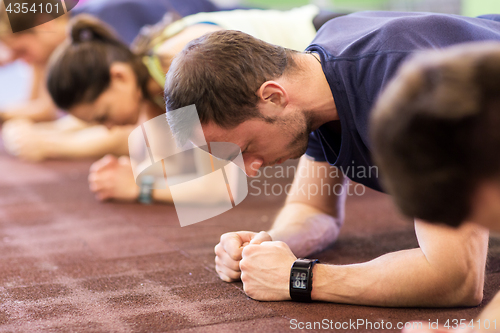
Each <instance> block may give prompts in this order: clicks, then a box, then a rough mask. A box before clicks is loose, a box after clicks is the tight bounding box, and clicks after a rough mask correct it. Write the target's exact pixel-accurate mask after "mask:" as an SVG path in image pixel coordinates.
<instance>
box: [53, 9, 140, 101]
mask: <svg viewBox="0 0 500 333" xmlns="http://www.w3.org/2000/svg"><path fill="white" fill-rule="evenodd" d="M69 35H70V38H69V40H68V41H66V43H64V44H63V45H61V46H60V48H59V49H58V50H57V51H56V52H55V54H54V55H53V57H52V59H51V61H50V64H49V70H48V76H47V87H48V90H49V93H50V95H51V96H52V99H53V100H54V102H55V103H56V105H57V106H58V107H60V108H61V109H64V110H66V109H69V108H71V107H73V106H75V105H77V104H79V103H91V102H93V101H95V100H96V99H97V98H98V97H99V96H100V95H101V94H102V93H103V92H104V91H105V90H106V89H107V88H108V87H109V85H110V82H111V75H110V68H111V65H112V64H113V63H114V62H124V63H128V64H129V65H130V66H131V67H132V69H133V70H134V72H135V74H136V76H137V84H138V86H139V87H140V88H141V90H142V92H143V95H144V97H145V98H149V95H148V92H147V89H146V87H147V82H148V79H149V73H148V70H147V68H146V66H145V65H144V64H143V63H142V60H141V59H140V57H139V56H136V55H134V54H133V53H132V52H131V51H130V50H129V48H128V47H127V45H126V44H124V43H123V42H122V41H121V40H120V39H119V38H118V37H117V34H116V33H115V32H114V30H113V29H112V28H111V27H109V26H108V25H106V24H105V23H103V22H101V21H100V20H98V19H97V18H95V17H93V16H90V15H87V14H82V15H78V16H76V17H75V18H74V19H73V20H72V21H71V22H70V31H69Z"/></svg>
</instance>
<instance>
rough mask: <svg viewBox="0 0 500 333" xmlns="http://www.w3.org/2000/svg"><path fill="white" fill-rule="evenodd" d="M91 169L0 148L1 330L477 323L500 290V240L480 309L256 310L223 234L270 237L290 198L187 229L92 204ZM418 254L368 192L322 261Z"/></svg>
mask: <svg viewBox="0 0 500 333" xmlns="http://www.w3.org/2000/svg"><path fill="white" fill-rule="evenodd" d="M90 164H91V161H78V162H74V161H73V162H70V161H49V162H44V163H41V164H30V163H24V162H21V161H18V160H16V159H15V158H13V157H10V156H7V154H6V153H5V152H4V151H3V150H0V331H1V332H162V331H181V332H192V331H193V332H286V331H292V330H291V328H290V327H291V325H290V321H291V320H292V319H296V320H297V321H298V322H313V321H321V320H323V319H328V320H333V321H334V322H335V321H336V322H344V321H349V320H350V319H351V320H356V319H365V320H369V321H373V322H375V321H378V322H380V321H381V320H384V322H387V321H391V322H392V323H394V325H395V324H396V323H397V322H400V321H401V322H405V321H409V320H415V319H420V320H424V321H426V322H427V321H428V320H429V319H431V320H432V321H435V320H437V319H439V320H440V322H443V321H444V320H446V319H454V318H457V319H468V320H470V319H472V318H474V316H476V315H477V314H478V313H479V312H480V311H481V308H482V307H483V306H484V304H485V303H486V302H488V301H489V300H490V299H491V298H492V295H493V294H494V293H495V291H496V290H497V289H498V287H499V286H500V240H495V239H492V240H491V246H490V258H489V264H488V269H487V273H488V274H487V278H486V286H485V298H484V302H483V305H482V306H480V307H476V308H459V309H457V308H454V309H393V308H377V307H364V306H352V305H342V304H326V303H312V304H298V303H293V302H271V303H264V302H257V301H254V300H251V299H249V298H248V297H246V296H245V294H244V293H243V291H242V285H241V283H225V282H223V281H221V280H219V278H218V277H217V275H216V273H215V271H214V254H213V247H214V245H215V244H216V243H217V242H218V239H219V237H220V235H221V234H222V233H224V232H227V231H235V230H255V231H260V230H265V229H267V228H269V226H270V224H271V221H272V218H273V216H274V215H275V214H276V213H277V212H278V210H279V208H280V205H281V204H282V202H283V200H284V197H283V196H281V197H256V196H252V195H250V196H249V197H248V198H247V199H246V200H245V201H244V202H243V203H242V204H241V205H240V206H238V207H237V208H235V209H233V210H231V211H229V212H226V213H224V214H222V215H220V216H218V217H216V218H213V219H211V220H209V221H205V222H202V223H199V224H195V225H192V226H187V227H184V228H181V227H180V226H179V222H178V220H177V216H176V213H175V210H174V208H173V207H172V206H166V205H153V206H143V205H140V204H122V203H99V202H97V201H95V200H94V198H93V196H92V194H91V193H90V192H89V191H88V188H87V171H88V169H89V166H90ZM288 181H289V180H288ZM416 245H417V243H416V238H415V234H414V231H413V226H412V224H411V223H410V222H408V221H406V220H404V219H402V218H401V217H400V216H398V215H397V213H395V210H394V208H393V206H392V204H391V201H390V198H389V197H387V196H385V195H383V194H379V193H375V192H367V193H366V194H365V195H364V196H362V197H351V198H350V199H349V200H348V202H347V221H346V224H345V227H344V229H343V230H342V233H341V235H340V238H339V240H338V241H337V243H336V244H335V245H334V246H332V247H331V248H330V249H328V250H326V251H324V252H323V253H320V254H318V255H317V257H318V258H320V259H321V261H322V262H329V263H333V264H348V263H356V262H361V261H366V260H370V259H373V258H375V257H377V256H379V255H381V254H383V253H386V252H388V251H396V250H401V249H406V248H412V247H415V246H416ZM294 331H298V330H294ZM347 331H353V330H347ZM363 331H365V330H363ZM373 331H374V332H383V330H373Z"/></svg>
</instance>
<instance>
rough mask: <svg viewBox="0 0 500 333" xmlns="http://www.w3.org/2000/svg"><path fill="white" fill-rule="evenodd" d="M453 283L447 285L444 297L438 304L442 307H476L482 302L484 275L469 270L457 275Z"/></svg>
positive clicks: (475, 270) (474, 270)
mask: <svg viewBox="0 0 500 333" xmlns="http://www.w3.org/2000/svg"><path fill="white" fill-rule="evenodd" d="M483 270H484V268H483ZM454 281H455V283H444V284H445V285H447V288H446V289H445V290H446V291H445V292H444V293H445V295H442V296H444V297H443V298H442V299H441V302H440V303H443V304H441V305H442V306H466V307H469V306H477V305H479V304H481V302H482V301H483V287H484V273H480V272H477V269H470V270H468V271H463V272H461V273H457V274H456V275H455V279H454Z"/></svg>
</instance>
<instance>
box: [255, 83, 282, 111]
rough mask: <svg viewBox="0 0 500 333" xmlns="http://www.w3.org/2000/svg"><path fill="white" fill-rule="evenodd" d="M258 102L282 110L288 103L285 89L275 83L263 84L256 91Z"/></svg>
mask: <svg viewBox="0 0 500 333" xmlns="http://www.w3.org/2000/svg"><path fill="white" fill-rule="evenodd" d="M257 96H259V100H260V101H259V102H260V103H265V104H273V105H274V106H278V107H281V108H284V107H285V106H287V104H288V102H289V98H288V93H287V91H286V89H285V88H284V87H283V86H282V85H281V84H279V83H278V82H276V81H266V82H264V83H263V84H262V85H261V86H260V88H259V90H258V91H257Z"/></svg>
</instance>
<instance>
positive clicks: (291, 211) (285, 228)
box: [269, 203, 343, 257]
mask: <svg viewBox="0 0 500 333" xmlns="http://www.w3.org/2000/svg"><path fill="white" fill-rule="evenodd" d="M342 223H343V220H342V218H336V217H332V216H330V215H327V214H325V213H323V212H321V211H320V210H318V209H316V208H314V207H311V206H309V205H306V204H302V203H289V204H287V205H286V206H285V207H284V208H283V210H282V211H281V212H280V214H279V216H278V217H277V218H276V221H275V222H274V225H273V227H272V228H271V230H269V234H270V235H271V237H272V239H273V241H283V242H285V243H286V244H287V245H288V246H289V247H290V249H291V250H292V252H293V253H294V254H295V255H296V256H297V257H305V256H308V255H309V254H311V253H315V252H319V251H322V250H324V249H325V248H327V247H328V246H329V245H331V244H332V243H333V242H334V241H335V240H336V239H337V236H338V233H339V232H340V228H341V227H342Z"/></svg>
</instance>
